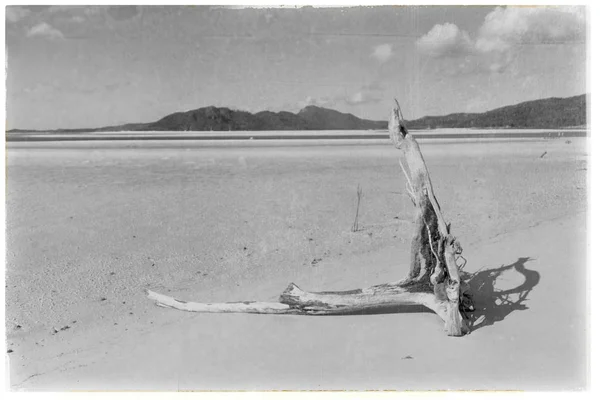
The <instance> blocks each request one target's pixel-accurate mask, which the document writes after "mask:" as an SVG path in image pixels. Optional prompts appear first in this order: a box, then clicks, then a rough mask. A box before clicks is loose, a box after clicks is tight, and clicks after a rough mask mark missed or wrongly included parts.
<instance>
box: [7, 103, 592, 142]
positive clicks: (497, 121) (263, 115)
mask: <svg viewBox="0 0 600 400" xmlns="http://www.w3.org/2000/svg"><path fill="white" fill-rule="evenodd" d="M587 96H588V95H587V94H582V95H578V96H572V97H550V98H546V99H540V100H530V101H525V102H521V103H518V104H513V105H508V106H503V107H499V108H496V109H493V110H489V111H486V112H482V113H452V114H448V115H444V116H424V117H421V118H418V119H415V120H412V121H407V125H408V127H409V129H436V128H565V127H573V126H582V125H586V120H587V119H586V113H587V108H586V106H587ZM380 129H387V121H374V120H369V119H363V118H359V117H357V116H355V115H353V114H351V113H342V112H340V111H337V110H333V109H328V108H323V107H319V106H315V105H309V106H306V107H304V108H302V109H301V110H300V111H299V112H298V113H292V112H289V111H278V112H274V111H267V110H265V111H259V112H257V113H254V114H253V113H251V112H249V111H243V110H235V109H230V108H228V107H217V106H207V107H200V108H197V109H193V110H188V111H179V112H175V113H172V114H169V115H166V116H164V117H163V118H161V119H159V120H157V121H155V122H149V123H128V124H123V125H116V126H106V127H102V128H92V129H55V130H27V129H11V130H9V131H7V132H8V133H19V132H66V133H69V132H70V133H79V132H81V133H83V132H110V131H124V132H139V131H274V130H276V131H285V130H294V131H301V130H380Z"/></svg>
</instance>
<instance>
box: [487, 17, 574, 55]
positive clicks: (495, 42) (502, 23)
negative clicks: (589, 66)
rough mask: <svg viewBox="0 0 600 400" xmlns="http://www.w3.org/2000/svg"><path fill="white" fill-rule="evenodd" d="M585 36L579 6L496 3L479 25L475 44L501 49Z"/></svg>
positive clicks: (489, 50)
mask: <svg viewBox="0 0 600 400" xmlns="http://www.w3.org/2000/svg"><path fill="white" fill-rule="evenodd" d="M584 38H585V9H584V8H582V7H551V6H548V7H506V8H502V7H497V8H496V9H495V10H494V11H492V12H491V13H489V14H488V15H487V16H486V17H485V21H484V22H483V25H482V26H481V28H479V34H478V38H477V42H476V48H477V50H478V51H481V52H492V51H500V52H502V51H509V50H510V49H511V48H513V47H514V46H517V45H522V44H541V43H544V44H548V43H554V44H560V43H565V42H573V41H583V40H584Z"/></svg>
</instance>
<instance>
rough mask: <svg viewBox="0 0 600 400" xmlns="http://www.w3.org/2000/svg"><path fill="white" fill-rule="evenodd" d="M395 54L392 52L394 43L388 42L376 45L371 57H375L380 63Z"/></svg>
mask: <svg viewBox="0 0 600 400" xmlns="http://www.w3.org/2000/svg"><path fill="white" fill-rule="evenodd" d="M393 54H394V53H393V52H392V45H391V44H388V43H386V44H380V45H378V46H375V48H374V49H373V53H372V54H371V57H375V58H376V59H377V60H378V61H379V62H380V63H384V62H386V61H387V60H389V59H390V57H392V55H393Z"/></svg>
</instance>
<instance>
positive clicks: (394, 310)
mask: <svg viewBox="0 0 600 400" xmlns="http://www.w3.org/2000/svg"><path fill="white" fill-rule="evenodd" d="M531 260H532V259H531V258H529V257H521V258H519V259H518V260H517V261H515V262H514V263H512V264H510V265H502V266H501V267H498V268H494V269H486V270H483V271H478V272H475V273H473V274H469V273H464V272H463V277H464V278H465V280H466V281H468V282H469V285H470V287H471V293H472V300H473V302H474V306H475V310H474V311H472V312H468V313H466V317H467V318H468V319H467V323H468V325H469V328H470V330H471V332H472V331H475V330H477V329H480V328H483V327H485V326H489V325H493V324H495V323H496V322H498V321H502V320H503V319H504V318H506V316H507V315H508V314H510V313H512V312H513V311H517V310H527V306H526V305H525V304H524V303H525V301H526V300H527V296H528V295H529V293H530V292H531V290H532V289H533V288H534V287H535V286H536V285H537V284H538V283H539V281H540V274H539V273H538V272H537V271H533V270H530V269H527V268H525V263H527V262H528V261H531ZM511 269H514V271H516V272H518V273H520V274H522V275H523V277H524V278H525V281H524V282H523V283H522V284H520V285H518V286H516V287H514V288H512V289H506V290H497V288H496V286H497V282H496V281H497V280H498V278H500V277H501V276H502V274H504V273H506V272H509V271H510V270H511ZM423 312H424V313H434V312H433V311H431V310H430V309H428V308H426V307H424V306H421V305H404V306H398V305H383V306H375V307H372V308H368V309H363V310H360V311H346V312H344V311H340V312H339V313H337V314H333V315H348V316H352V315H377V314H405V313H423ZM329 315H332V314H329Z"/></svg>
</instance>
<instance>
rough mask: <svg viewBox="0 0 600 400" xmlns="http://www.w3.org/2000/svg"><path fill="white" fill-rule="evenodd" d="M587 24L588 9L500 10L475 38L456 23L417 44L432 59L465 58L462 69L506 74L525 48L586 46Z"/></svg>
mask: <svg viewBox="0 0 600 400" xmlns="http://www.w3.org/2000/svg"><path fill="white" fill-rule="evenodd" d="M585 25H586V15H585V8H584V7H572V6H560V7H559V6H556V7H555V6H537V7H496V8H495V9H494V10H493V11H492V12H490V13H489V14H488V15H486V17H485V19H484V21H483V23H482V25H481V26H480V28H479V29H478V30H477V34H476V36H475V38H474V39H472V38H471V37H470V36H469V34H468V32H466V31H464V30H461V29H460V28H459V27H458V26H456V25H455V24H451V23H445V24H438V25H435V26H434V27H433V28H432V29H431V30H430V31H429V32H428V33H427V34H425V35H423V36H422V37H421V38H419V39H418V40H417V43H416V44H417V48H418V50H419V51H420V52H421V53H422V54H424V55H426V56H429V57H435V58H447V59H450V58H453V57H462V58H463V60H464V61H463V62H462V63H461V65H462V67H460V68H459V69H461V70H465V71H467V70H472V69H473V68H474V67H476V68H477V69H483V70H488V71H492V72H503V71H504V70H505V69H506V67H507V66H508V65H509V64H510V63H511V62H512V61H513V60H514V59H515V55H516V53H517V50H518V49H519V48H520V47H521V46H528V45H539V44H565V43H583V41H584V40H585Z"/></svg>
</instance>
